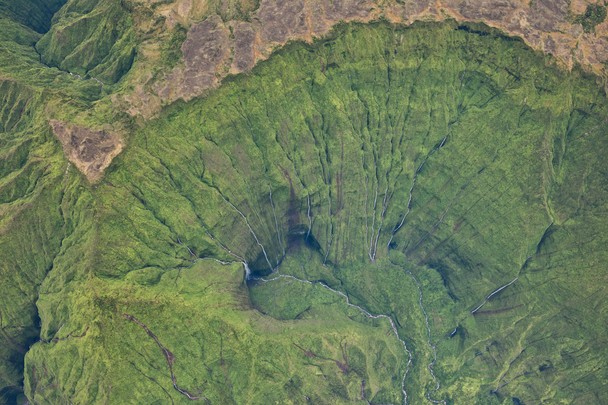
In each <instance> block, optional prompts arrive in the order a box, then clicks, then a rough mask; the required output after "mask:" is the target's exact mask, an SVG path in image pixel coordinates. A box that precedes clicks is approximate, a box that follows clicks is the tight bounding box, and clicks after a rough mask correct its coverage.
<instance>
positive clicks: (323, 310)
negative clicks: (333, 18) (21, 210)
mask: <svg viewBox="0 0 608 405" xmlns="http://www.w3.org/2000/svg"><path fill="white" fill-rule="evenodd" d="M11 103H12V104H11V105H14V104H15V102H14V101H12V102H11ZM607 106H608V104H607V102H606V99H605V96H604V94H603V93H601V92H600V91H599V90H598V87H597V86H596V84H595V82H594V80H593V78H590V77H585V76H584V75H583V74H581V73H580V72H578V71H575V72H573V73H571V74H566V73H565V72H563V71H561V70H559V69H557V68H556V67H555V66H553V65H552V63H551V61H550V60H549V59H547V58H544V57H542V56H541V55H539V54H536V53H533V52H531V51H530V50H529V49H528V48H527V47H525V46H524V45H523V44H522V43H521V42H520V41H517V40H513V39H510V38H505V37H503V36H501V35H499V34H497V33H496V32H494V31H491V30H487V29H486V28H483V27H464V26H457V25H456V24H442V25H436V24H416V25H414V26H413V27H411V28H407V29H406V28H399V27H394V26H390V25H388V24H384V23H381V24H372V25H367V26H358V25H349V26H343V27H340V28H339V29H338V30H336V32H335V34H334V36H333V37H332V38H330V39H327V40H324V41H320V42H317V43H315V44H313V45H303V44H291V45H289V46H287V47H286V48H285V49H283V50H281V51H279V52H276V53H275V55H274V56H273V57H272V59H271V60H269V61H268V62H265V63H262V64H260V65H259V66H258V67H257V68H256V69H254V71H253V72H252V73H250V74H248V75H243V76H239V77H235V78H233V79H231V80H229V81H227V82H226V83H225V84H224V85H223V86H222V87H221V88H220V89H218V90H217V91H215V92H213V93H212V94H210V95H209V96H208V97H207V98H206V99H203V100H197V101H194V102H191V103H187V104H185V103H178V104H176V105H174V106H171V107H170V108H168V109H167V110H166V111H165V112H164V113H163V115H162V116H161V117H160V118H159V119H158V120H155V121H153V122H150V123H148V124H146V126H145V127H144V128H142V129H141V130H139V131H137V132H136V133H135V134H133V136H132V138H131V139H130V140H129V145H128V148H127V150H126V151H125V152H124V153H123V154H122V155H120V156H119V157H118V158H117V159H116V161H115V163H114V164H113V165H112V166H111V168H110V169H109V171H108V173H107V175H106V178H105V179H104V181H103V182H102V183H101V184H99V185H98V186H96V187H94V188H93V187H91V188H82V187H81V186H80V183H79V181H78V179H77V178H76V177H72V175H71V174H69V172H68V174H67V175H65V176H66V177H60V176H59V177H57V179H59V178H61V179H62V180H61V184H62V186H61V187H60V186H59V185H58V184H56V183H55V184H54V183H52V182H51V183H48V184H49V186H48V187H49V190H54V192H56V190H62V192H61V193H60V194H59V195H61V196H63V197H62V198H63V199H65V198H67V200H65V201H69V203H67V202H66V203H65V204H70V205H69V207H70V209H69V212H70V214H69V215H67V216H66V214H65V213H66V212H67V211H66V210H64V211H63V213H64V214H63V215H64V220H63V223H64V228H63V229H64V231H63V233H60V234H58V235H61V236H56V237H50V236H49V237H48V239H49V240H52V243H54V245H53V246H54V248H53V249H47V250H45V252H49V257H52V263H53V265H52V266H50V267H47V268H46V269H47V270H46V272H45V273H44V274H46V276H45V277H44V280H41V284H40V287H39V290H38V291H39V298H38V301H37V308H38V311H39V316H40V342H38V343H36V344H34V345H33V346H32V348H31V350H29V352H28V353H27V355H26V370H25V376H26V377H25V388H26V394H27V396H28V398H29V399H30V400H31V401H33V402H36V403H58V402H59V403H61V402H69V401H72V402H78V403H82V402H86V403H97V402H99V403H103V402H110V403H125V402H138V403H141V402H145V403H148V402H150V403H153V402H155V401H156V402H158V403H164V402H167V401H169V402H190V401H191V399H192V398H193V397H196V398H195V399H201V400H202V398H203V397H204V398H207V399H208V400H209V401H210V402H212V403H239V404H240V403H255V404H257V403H272V402H277V403H306V402H307V401H310V402H313V403H354V402H357V401H359V402H361V403H366V401H368V402H371V403H387V402H388V403H403V402H404V400H405V396H404V394H403V392H402V391H401V380H402V378H403V375H404V373H406V372H407V374H406V375H405V390H406V392H407V398H408V400H409V402H410V403H424V402H425V401H429V400H439V399H445V401H446V403H479V404H492V403H496V404H509V403H541V402H546V403H559V402H560V401H561V402H566V403H579V404H593V403H597V404H601V403H605V402H606V401H607V400H608V392H607V391H606V386H605V385H604V383H603V382H604V381H605V380H606V379H607V377H608V376H607V375H606V371H605V370H606V362H607V359H608V353H607V352H606V347H607V346H606V345H605V344H604V340H605V338H604V337H603V336H602V333H603V332H604V330H603V326H604V325H605V324H606V321H607V320H606V313H607V312H606V304H605V301H604V300H603V299H602V298H603V297H604V296H605V293H606V291H605V289H606V287H605V282H604V281H605V278H606V268H605V264H604V263H605V262H606V258H605V255H606V254H605V251H604V249H603V247H605V246H606V242H607V241H606V236H605V229H606V227H607V223H606V222H607V221H608V220H607V219H606V218H608V217H606V202H607V201H608V198H607V197H608V196H607V195H606V192H608V188H607V187H606V178H607V177H606V174H607V173H606V167H607V166H606V163H605V161H604V159H603V155H604V153H605V151H606V149H607V142H608V139H607V138H606V132H607V129H606V128H607V127H606V125H605V124H606V118H607V117H608V110H607ZM2 111H4V109H3V110H2ZM2 116H3V117H4V116H6V117H12V115H11V114H4V113H3V115H2ZM5 122H11V123H12V122H15V120H14V119H13V118H11V119H6V120H5ZM17 122H18V121H17ZM6 125H9V124H6ZM10 125H17V124H10ZM20 136H21V137H22V138H23V139H28V137H27V136H26V135H20ZM55 145H56V144H55ZM7 153H8V152H7ZM11 155H12V153H11ZM52 156H55V157H54V158H55V159H57V163H56V164H55V165H54V166H53V167H54V168H57V170H59V168H61V165H60V164H59V161H60V160H61V159H60V157H58V154H57V153H55V152H54V151H53V153H52ZM63 169H65V167H64V168H63ZM57 173H60V172H57ZM61 173H63V171H61ZM57 181H59V180H57ZM45 184H47V183H46V182H45ZM59 201H63V200H59ZM62 204H64V203H62ZM28 218H29V219H28V221H27V224H32V223H33V220H32V219H31V218H33V217H28ZM65 224H69V225H65ZM54 228H55V229H57V226H54ZM19 232H21V230H19ZM7 240H8V239H7ZM59 240H61V241H62V242H58V241H59ZM16 243H17V242H16ZM49 243H51V242H49ZM9 251H10V249H6V250H3V252H9ZM34 256H35V257H38V254H36V255H34ZM218 260H219V261H220V262H222V263H226V264H222V263H220V262H218ZM242 262H244V263H247V265H248V266H247V267H248V268H249V269H251V271H253V276H254V278H255V277H259V276H261V275H264V274H268V273H270V272H274V274H272V275H269V276H268V278H267V279H265V281H261V280H253V279H252V280H250V282H249V283H243V272H244V271H243V265H242ZM11 268H13V267H10V266H9V267H7V271H9V270H10V269H11ZM33 268H34V267H31V269H33ZM28 271H34V270H28ZM28 274H29V273H28ZM309 282H310V283H309ZM36 285H37V284H36ZM341 293H342V294H346V295H347V296H348V300H346V298H345V296H344V295H341ZM354 305H358V306H360V308H357V307H355V306H354ZM365 311H368V312H365ZM372 314H382V315H387V316H389V317H390V319H391V321H392V322H393V324H394V326H395V330H396V332H397V335H396V334H395V333H394V332H395V330H393V327H392V326H391V321H389V320H388V319H387V318H373V316H372ZM400 339H401V340H403V342H404V343H405V346H406V347H405V348H404V346H403V344H402V342H401V341H400ZM410 356H411V357H410ZM410 359H411V363H410ZM189 397H190V399H189Z"/></svg>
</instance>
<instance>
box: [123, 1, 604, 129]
mask: <svg viewBox="0 0 608 405" xmlns="http://www.w3.org/2000/svg"><path fill="white" fill-rule="evenodd" d="M138 1H140V2H141V1H146V0H138ZM232 1H234V0H232ZM244 1H245V0H242V2H244ZM595 2H596V1H595V0H573V1H569V0H535V1H533V2H530V1H528V0H399V1H396V0H389V1H380V0H262V1H261V2H260V3H259V7H258V8H257V10H254V9H252V8H251V6H248V7H249V8H248V10H250V16H251V18H248V21H240V20H238V19H233V20H228V21H226V19H225V16H226V15H227V14H226V13H225V12H224V11H222V10H224V9H225V8H227V7H228V5H229V4H232V3H231V0H224V1H223V2H221V5H222V6H221V7H219V6H218V7H217V9H218V10H220V12H221V14H222V16H224V18H223V19H222V18H220V16H218V15H216V14H211V15H209V16H208V17H206V18H204V19H203V20H202V21H200V22H197V23H196V22H193V21H194V20H196V19H197V18H201V15H202V14H204V11H203V10H207V11H209V10H208V7H207V6H205V7H202V6H201V5H200V4H199V5H198V6H196V7H195V3H196V4H198V3H197V2H192V1H191V0H174V2H173V3H169V4H165V5H164V6H163V8H162V13H163V15H164V16H166V17H167V18H168V19H167V23H166V24H167V27H168V28H171V27H172V26H173V25H174V24H175V22H176V21H179V22H180V24H184V25H186V26H189V27H190V29H189V31H188V36H187V39H186V41H185V42H184V44H183V46H182V51H183V62H184V63H183V65H181V66H178V67H176V68H174V69H173V70H172V71H171V72H169V73H167V74H166V75H165V76H161V79H160V80H158V79H154V80H158V81H154V82H153V83H148V84H147V85H145V86H143V87H141V86H140V87H136V89H137V90H136V92H137V96H131V97H127V104H128V110H129V112H130V113H131V114H132V115H142V116H143V117H144V118H149V117H151V116H154V115H155V114H156V113H157V112H158V111H159V110H160V108H161V107H162V106H163V105H167V104H170V103H172V102H174V101H175V100H178V99H184V100H190V99H192V98H194V97H197V96H200V95H202V94H204V93H205V91H207V90H208V89H211V88H214V87H217V86H218V85H219V84H220V83H221V80H222V78H224V77H225V76H226V75H227V74H229V73H233V74H235V73H240V72H246V71H249V70H250V69H251V68H252V67H253V66H255V64H256V63H257V62H259V61H260V60H264V59H267V58H268V57H269V56H270V55H271V54H272V51H273V50H275V49H276V48H277V47H281V46H283V45H284V44H285V43H287V42H289V41H293V40H303V41H307V42H310V41H312V40H313V39H314V38H319V37H323V36H324V35H327V34H328V33H329V31H330V30H331V29H332V27H333V26H335V25H336V24H337V23H339V22H351V21H357V22H369V21H372V20H377V19H379V18H386V19H388V20H390V21H392V22H394V23H397V24H411V23H412V22H414V21H417V20H433V21H441V20H445V19H448V18H452V19H455V20H457V21H467V22H483V23H485V24H487V25H489V26H491V27H494V28H498V29H500V30H502V31H504V32H505V33H507V34H509V35H513V36H518V37H521V38H522V39H523V40H524V41H525V42H526V43H527V44H528V45H530V46H531V47H532V48H534V49H536V50H539V51H543V52H546V53H550V54H552V55H554V56H555V57H556V58H557V59H558V60H559V61H560V62H561V63H562V64H563V65H564V66H566V67H568V68H571V67H572V66H573V64H574V63H579V64H581V65H582V66H583V67H586V68H587V69H588V70H590V71H593V72H594V73H596V74H600V75H604V76H606V72H607V71H606V66H605V62H606V61H607V60H608V47H607V39H606V33H607V32H608V22H607V23H604V24H601V25H599V26H598V27H596V30H595V32H594V33H584V32H583V30H582V27H581V25H580V24H579V23H576V22H575V20H574V18H573V16H575V15H580V14H581V13H584V11H585V9H586V6H587V5H588V4H590V3H595ZM203 3H205V2H203ZM205 4H206V3H205ZM243 4H245V3H243ZM224 6H226V7H224ZM209 12H212V11H209ZM248 15H249V14H248ZM169 17H170V18H169ZM143 100H145V102H144V101H143Z"/></svg>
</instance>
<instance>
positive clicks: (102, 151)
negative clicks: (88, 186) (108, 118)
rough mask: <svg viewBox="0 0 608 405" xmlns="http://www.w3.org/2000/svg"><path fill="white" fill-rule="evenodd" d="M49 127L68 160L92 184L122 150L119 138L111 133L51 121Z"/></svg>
mask: <svg viewBox="0 0 608 405" xmlns="http://www.w3.org/2000/svg"><path fill="white" fill-rule="evenodd" d="M50 125H51V128H52V129H53V132H54V133H55V135H56V136H57V138H58V139H59V141H60V142H61V144H62V146H63V151H64V153H65V155H66V157H67V158H68V160H69V161H70V162H72V163H73V164H74V165H75V166H76V167H77V168H78V170H80V171H81V172H82V173H83V174H84V175H85V176H86V177H87V179H88V180H89V181H90V182H92V183H94V182H96V181H98V180H99V179H100V178H101V176H102V175H103V171H104V170H105V169H106V168H107V167H108V166H109V165H110V163H111V162H112V159H114V158H115V157H116V155H118V154H119V153H120V151H121V150H122V148H123V142H122V139H121V137H120V136H118V135H117V134H114V133H111V132H107V131H104V130H100V131H96V130H92V129H89V128H82V127H78V126H76V125H73V124H69V123H66V122H61V121H57V120H51V121H50Z"/></svg>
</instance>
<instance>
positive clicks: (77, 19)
mask: <svg viewBox="0 0 608 405" xmlns="http://www.w3.org/2000/svg"><path fill="white" fill-rule="evenodd" d="M53 20H54V22H53V25H52V27H51V29H50V31H49V32H47V33H46V34H45V35H44V36H43V37H42V38H41V39H40V41H39V42H38V43H37V44H36V49H37V50H38V52H39V53H40V55H41V60H42V61H43V62H44V63H46V64H47V65H49V66H56V67H58V68H59V69H61V70H65V71H68V72H71V73H74V74H79V75H87V77H93V78H95V79H97V80H100V81H101V82H104V83H108V84H113V83H116V82H117V81H118V80H119V79H120V78H121V77H122V76H123V75H124V74H125V73H126V72H127V71H128V70H129V69H130V68H131V65H132V64H133V59H134V58H135V33H134V32H133V27H132V21H131V17H130V14H129V13H128V11H127V10H126V9H125V8H124V5H123V3H122V2H120V1H117V0H104V1H90V0H72V1H69V2H68V3H67V4H66V5H65V6H64V7H63V8H62V9H61V10H60V12H59V13H57V14H56V15H55V17H54V18H53Z"/></svg>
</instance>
